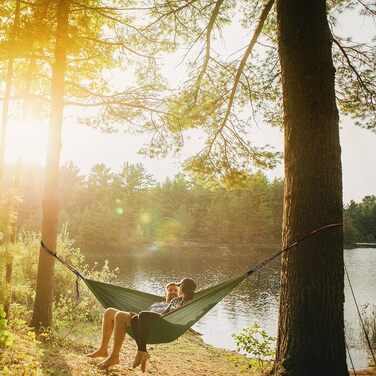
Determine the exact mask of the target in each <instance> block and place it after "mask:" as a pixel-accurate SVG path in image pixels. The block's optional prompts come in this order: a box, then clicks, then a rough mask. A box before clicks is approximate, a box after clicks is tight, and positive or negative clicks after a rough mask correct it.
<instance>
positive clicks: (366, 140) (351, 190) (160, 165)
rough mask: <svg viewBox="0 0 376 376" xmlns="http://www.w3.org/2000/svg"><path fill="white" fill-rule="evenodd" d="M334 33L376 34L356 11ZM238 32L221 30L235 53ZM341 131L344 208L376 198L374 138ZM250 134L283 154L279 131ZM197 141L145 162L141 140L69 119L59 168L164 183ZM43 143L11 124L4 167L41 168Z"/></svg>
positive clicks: (38, 131) (172, 65)
mask: <svg viewBox="0 0 376 376" xmlns="http://www.w3.org/2000/svg"><path fill="white" fill-rule="evenodd" d="M336 30H337V31H338V33H340V34H341V35H342V36H346V35H352V36H353V37H354V39H355V40H357V39H358V40H364V38H366V39H368V40H370V38H372V37H373V36H374V35H375V28H374V24H372V23H370V22H369V21H366V20H365V19H364V18H363V17H361V16H358V15H356V14H354V11H352V12H345V13H344V14H343V15H342V16H341V18H340V19H339V22H338V24H337V26H336ZM239 33H243V34H244V31H242V30H241V29H240V27H239V26H238V25H232V26H231V27H229V28H227V29H226V30H225V31H224V34H226V44H227V45H231V46H232V47H233V50H236V49H237V46H236V44H237V43H238V47H243V46H244V44H245V42H246V41H247V40H248V39H249V36H248V35H243V38H239ZM244 38H246V39H244ZM239 41H241V42H239ZM216 43H219V42H216ZM239 43H242V45H241V44H239ZM219 48H221V46H219ZM178 61H180V58H176V57H175V58H172V57H171V56H169V57H166V58H165V61H164V64H165V67H164V71H165V72H166V75H167V77H168V79H169V81H171V82H175V83H176V82H177V77H182V75H181V73H182V72H181V71H182V69H184V68H183V67H182V66H181V65H180V66H178V64H177V62H178ZM340 126H341V131H340V135H341V146H342V166H343V193H344V203H348V202H349V201H350V200H351V199H353V200H355V201H361V200H362V199H363V197H364V196H366V195H376V164H375V161H376V134H375V133H371V132H370V131H367V130H364V129H361V128H360V127H357V126H355V125H354V122H353V121H352V120H351V119H349V118H344V119H341V124H340ZM251 132H252V138H253V139H254V140H256V144H258V145H263V144H266V143H267V144H271V145H272V146H274V147H275V149H276V150H278V151H282V150H283V133H282V131H280V130H278V129H275V128H271V127H269V126H266V125H263V124H261V125H260V126H259V127H258V128H254V129H252V130H251ZM199 137H200V134H193V138H192V139H193V141H191V142H190V143H188V144H187V145H186V146H185V148H184V149H183V152H182V154H181V155H180V156H179V157H172V156H168V157H167V158H164V159H149V158H145V157H143V156H141V155H140V154H138V150H139V149H140V148H141V147H142V146H143V144H144V143H145V141H146V138H145V137H143V136H134V135H133V136H132V135H129V134H124V133H122V132H118V133H116V134H103V133H100V132H99V131H97V130H94V129H91V128H88V127H87V126H84V125H79V124H76V123H74V121H72V119H71V118H70V117H68V118H67V119H66V121H65V124H64V128H63V149H62V154H61V163H62V164H64V163H65V162H67V161H70V160H72V161H74V163H75V164H76V165H78V166H79V167H80V169H81V171H82V173H84V174H87V173H88V172H89V171H90V169H91V167H92V166H93V165H94V164H96V163H104V164H106V165H107V166H109V167H111V168H112V169H113V170H114V171H117V170H118V169H119V168H120V166H121V164H122V163H123V162H126V161H128V162H130V163H138V162H142V163H143V164H144V166H145V168H146V170H147V171H148V172H149V173H151V174H153V175H154V177H155V178H157V179H158V180H160V181H163V180H164V179H165V178H166V177H172V176H174V175H175V174H177V173H178V172H179V171H180V166H181V162H182V161H184V159H186V158H187V157H188V156H189V155H191V154H192V153H194V152H197V151H198V150H200V142H199V141H198V138H199ZM194 139H196V141H194ZM46 144H47V127H46V126H41V125H40V124H39V123H29V124H28V127H26V128H25V127H24V126H21V125H20V124H19V123H14V122H13V123H12V122H11V123H10V125H9V130H8V152H7V162H8V163H11V162H14V161H15V160H16V159H17V158H21V159H22V160H23V161H25V162H36V163H39V164H44V160H45V155H46V150H47V147H46ZM265 173H266V175H267V176H268V177H269V178H270V179H274V178H275V177H278V178H283V166H282V165H279V166H277V168H275V169H274V170H272V171H265Z"/></svg>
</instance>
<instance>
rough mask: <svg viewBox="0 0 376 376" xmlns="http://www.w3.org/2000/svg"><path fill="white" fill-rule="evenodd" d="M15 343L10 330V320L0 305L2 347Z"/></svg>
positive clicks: (0, 340)
mask: <svg viewBox="0 0 376 376" xmlns="http://www.w3.org/2000/svg"><path fill="white" fill-rule="evenodd" d="M12 344H13V337H12V335H11V334H10V333H9V331H8V320H7V319H6V315H5V312H4V309H3V306H2V305H0V347H7V346H11V345H12Z"/></svg>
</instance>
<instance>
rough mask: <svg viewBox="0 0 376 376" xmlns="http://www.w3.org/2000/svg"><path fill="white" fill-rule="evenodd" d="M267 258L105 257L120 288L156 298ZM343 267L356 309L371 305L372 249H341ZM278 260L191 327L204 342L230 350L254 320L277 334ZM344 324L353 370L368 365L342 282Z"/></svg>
mask: <svg viewBox="0 0 376 376" xmlns="http://www.w3.org/2000/svg"><path fill="white" fill-rule="evenodd" d="M268 255H270V249H268V250H266V249H261V248H260V249H253V250H244V249H242V250H235V249H234V250H233V253H231V252H229V251H228V250H218V249H205V250H204V251H203V250H202V249H198V248H196V249H184V251H183V252H174V251H169V252H167V251H165V252H162V253H160V252H155V251H154V252H150V251H149V252H145V253H142V254H136V255H124V256H112V257H109V261H110V266H111V265H112V266H118V267H119V268H120V271H121V275H120V278H121V279H122V281H123V283H124V285H126V286H128V287H131V288H135V289H138V290H142V291H146V292H151V293H155V294H159V295H163V294H164V290H163V288H164V286H165V284H166V283H168V282H170V281H177V280H180V279H181V278H183V277H186V276H189V277H191V278H193V279H195V280H196V282H197V285H198V288H199V289H202V288H206V287H209V286H212V285H214V284H216V283H220V282H223V281H225V280H227V279H230V278H232V277H235V276H237V275H240V274H242V273H244V272H246V271H247V270H249V269H251V268H252V267H253V266H255V265H257V264H258V263H259V262H261V261H262V260H263V259H264V258H265V257H267V256H268ZM345 263H346V265H347V270H348V273H349V275H350V279H351V282H352V285H353V288H354V290H355V294H356V297H357V299H358V303H359V305H364V304H370V305H371V306H372V305H376V289H375V288H374V286H376V268H375V265H376V249H374V248H358V249H351V250H345ZM278 291H279V262H278V261H275V262H273V263H272V264H269V265H268V266H267V267H265V268H264V269H262V270H261V271H260V272H259V273H258V274H256V275H254V276H252V277H251V278H248V279H246V280H245V281H244V282H242V283H241V284H240V285H239V286H238V287H237V288H236V289H235V290H234V291H233V292H232V293H231V294H230V295H228V296H227V297H226V298H225V299H223V300H222V301H221V302H220V303H219V304H218V305H217V306H216V307H215V308H214V309H213V310H211V311H209V313H208V314H206V315H205V316H204V317H203V318H202V319H201V320H200V321H199V322H198V323H197V324H195V325H194V326H193V329H195V330H197V331H198V332H200V333H202V334H203V339H204V341H205V342H207V343H210V344H213V345H215V346H218V347H224V348H228V349H231V350H234V349H235V342H234V340H233V338H232V337H231V334H232V333H239V332H240V331H241V330H242V329H243V328H244V327H246V326H250V325H252V323H254V322H257V323H258V324H260V326H261V327H263V328H264V329H266V330H267V332H268V334H269V335H272V336H276V334H277V319H278V297H279V295H278ZM345 300H346V301H345V320H346V333H347V337H348V343H349V344H350V346H351V352H352V356H353V360H354V362H355V366H356V368H362V367H365V366H366V365H367V359H368V358H369V355H368V352H367V349H366V347H365V344H364V342H363V341H362V340H361V339H360V336H359V333H360V326H359V320H358V316H357V312H356V309H355V306H354V302H353V300H352V297H351V293H350V290H349V286H348V283H347V281H345Z"/></svg>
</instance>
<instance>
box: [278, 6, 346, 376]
mask: <svg viewBox="0 0 376 376" xmlns="http://www.w3.org/2000/svg"><path fill="white" fill-rule="evenodd" d="M277 13H278V33H279V35H278V44H279V54H280V61H281V68H282V83H283V105H284V114H285V115H284V116H285V117H284V121H285V192H284V218H283V246H286V245H288V244H291V243H292V242H293V241H295V240H296V239H298V238H299V237H301V236H302V235H303V234H305V233H307V232H309V231H311V230H313V229H315V228H317V227H319V226H322V225H326V224H330V223H336V222H342V178H341V159H340V153H341V150H340V143H339V125H338V111H337V107H336V102H335V91H334V74H335V70H334V67H333V62H332V54H331V33H330V30H329V27H328V21H327V15H326V4H325V1H324V0H317V1H301V0H279V1H278V9H277ZM343 268H344V267H343V240H342V229H341V228H332V229H328V230H326V231H322V232H320V233H319V234H318V235H316V236H314V237H311V238H309V239H307V240H306V241H304V242H303V243H302V244H301V245H299V246H298V247H297V248H296V249H294V250H293V251H290V252H289V253H288V254H286V255H285V256H284V257H283V259H282V271H281V299H280V309H279V329H278V341H277V354H276V362H275V365H274V369H273V371H272V374H273V375H290V376H292V375H294V376H302V375H304V376H310V375H312V376H313V375H314V376H317V375H320V376H325V375H328V376H329V375H330V376H336V375H338V376H339V375H341V376H344V375H348V371H347V366H346V352H345V341H344V318H343V303H344V274H343Z"/></svg>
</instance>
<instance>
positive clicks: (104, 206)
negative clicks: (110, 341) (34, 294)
mask: <svg viewBox="0 0 376 376" xmlns="http://www.w3.org/2000/svg"><path fill="white" fill-rule="evenodd" d="M10 175H12V173H11V171H9V174H8V176H10ZM42 183H43V173H42V171H41V170H40V169H38V168H31V167H29V168H23V169H22V171H21V176H20V188H19V190H20V192H21V196H22V197H23V199H22V203H21V204H20V206H19V213H18V228H19V230H33V231H40V223H41V197H42ZM244 187H246V188H244ZM282 195H283V182H282V181H281V180H274V181H273V182H269V181H268V179H267V178H266V177H265V175H263V174H262V173H256V174H255V175H251V176H249V177H248V178H247V179H246V180H245V181H244V184H243V187H240V188H239V189H235V190H231V191H229V190H226V189H219V188H217V189H207V188H203V187H201V186H198V185H195V184H194V183H192V182H190V181H188V180H187V179H186V178H185V177H184V175H182V174H179V175H177V176H175V177H174V178H173V179H166V180H165V181H164V182H163V183H157V182H156V181H155V179H154V178H153V176H151V175H150V174H148V173H147V172H146V171H145V169H144V167H143V166H142V165H141V164H136V165H131V164H128V163H124V164H123V166H122V168H121V170H120V172H118V173H114V172H112V171H111V169H110V168H108V167H106V166H105V165H103V164H98V165H95V166H94V167H93V168H92V170H91V172H90V174H89V175H88V176H83V175H81V173H80V171H79V169H78V168H77V167H76V166H74V165H73V164H67V165H65V166H64V167H62V169H61V178H60V208H61V210H60V215H59V222H60V228H61V227H62V226H63V225H64V224H66V225H67V230H68V232H69V235H70V237H71V238H72V239H75V240H76V244H77V245H78V246H80V247H81V249H82V250H83V251H84V252H85V253H95V252H98V251H105V252H112V251H117V250H120V249H121V250H124V249H143V248H144V247H145V246H147V245H151V244H153V243H155V242H156V243H157V244H162V245H167V246H174V245H177V246H181V245H184V244H185V245H189V244H191V242H198V243H199V244H200V245H215V246H216V245H221V244H226V245H229V246H234V245H236V246H238V245H257V244H263V243H266V244H269V245H276V244H278V243H279V242H280V233H281V220H282Z"/></svg>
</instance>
